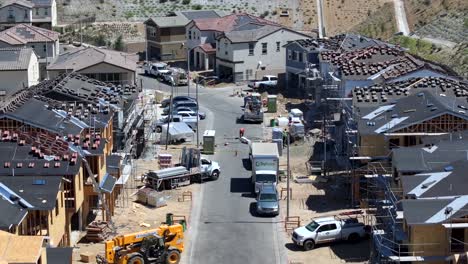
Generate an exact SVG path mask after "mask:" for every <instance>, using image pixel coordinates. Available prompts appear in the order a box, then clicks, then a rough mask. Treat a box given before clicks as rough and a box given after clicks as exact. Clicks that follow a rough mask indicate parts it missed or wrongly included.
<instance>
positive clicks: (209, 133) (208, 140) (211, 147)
mask: <svg viewBox="0 0 468 264" xmlns="http://www.w3.org/2000/svg"><path fill="white" fill-rule="evenodd" d="M214 152H215V130H205V132H204V133H203V153H205V154H214Z"/></svg>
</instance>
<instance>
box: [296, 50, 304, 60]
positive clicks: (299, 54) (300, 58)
mask: <svg viewBox="0 0 468 264" xmlns="http://www.w3.org/2000/svg"><path fill="white" fill-rule="evenodd" d="M302 54H303V53H300V52H298V54H297V55H298V57H299V58H298V59H299V62H302Z"/></svg>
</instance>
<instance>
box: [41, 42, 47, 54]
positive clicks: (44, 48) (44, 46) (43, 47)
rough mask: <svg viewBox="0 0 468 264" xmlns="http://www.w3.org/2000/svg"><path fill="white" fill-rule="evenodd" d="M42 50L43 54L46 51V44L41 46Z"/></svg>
mask: <svg viewBox="0 0 468 264" xmlns="http://www.w3.org/2000/svg"><path fill="white" fill-rule="evenodd" d="M42 50H43V51H44V52H46V51H47V46H46V44H44V45H43V46H42Z"/></svg>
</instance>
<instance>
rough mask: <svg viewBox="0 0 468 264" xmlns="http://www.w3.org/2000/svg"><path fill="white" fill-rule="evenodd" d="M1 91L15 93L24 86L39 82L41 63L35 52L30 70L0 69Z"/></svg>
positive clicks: (30, 62)
mask: <svg viewBox="0 0 468 264" xmlns="http://www.w3.org/2000/svg"><path fill="white" fill-rule="evenodd" d="M0 80H2V82H1V83H0V91H5V92H6V93H7V94H11V93H14V92H15V91H18V90H19V89H22V88H24V87H30V86H32V85H35V84H37V83H39V64H38V61H37V57H36V55H35V54H34V53H32V54H31V58H30V61H29V66H28V70H19V71H0Z"/></svg>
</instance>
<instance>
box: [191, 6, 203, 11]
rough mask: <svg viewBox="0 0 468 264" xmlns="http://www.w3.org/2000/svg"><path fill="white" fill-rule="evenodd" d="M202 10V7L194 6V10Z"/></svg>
mask: <svg viewBox="0 0 468 264" xmlns="http://www.w3.org/2000/svg"><path fill="white" fill-rule="evenodd" d="M202 8H203V7H202V5H193V6H192V9H193V10H201V9H202Z"/></svg>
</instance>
